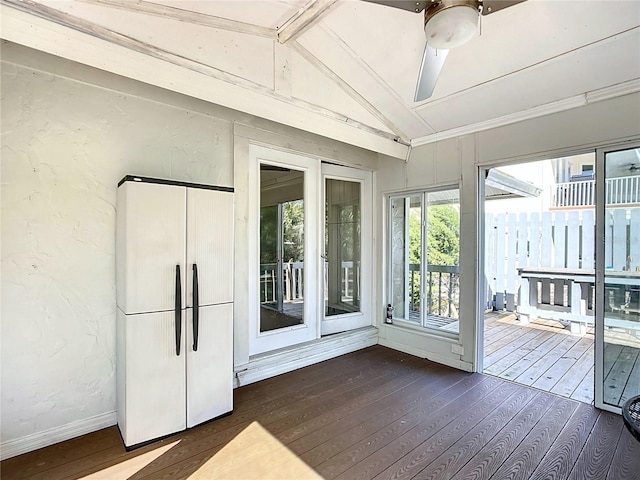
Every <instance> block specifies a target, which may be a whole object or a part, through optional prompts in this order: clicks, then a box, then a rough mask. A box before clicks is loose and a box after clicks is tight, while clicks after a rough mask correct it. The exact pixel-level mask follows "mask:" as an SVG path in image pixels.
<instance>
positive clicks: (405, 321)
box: [385, 183, 462, 340]
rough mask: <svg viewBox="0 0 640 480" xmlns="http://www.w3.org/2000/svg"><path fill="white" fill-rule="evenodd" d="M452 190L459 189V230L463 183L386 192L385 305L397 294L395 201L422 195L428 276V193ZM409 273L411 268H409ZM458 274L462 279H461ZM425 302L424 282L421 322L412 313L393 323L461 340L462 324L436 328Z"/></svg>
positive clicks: (422, 265)
mask: <svg viewBox="0 0 640 480" xmlns="http://www.w3.org/2000/svg"><path fill="white" fill-rule="evenodd" d="M448 190H456V191H457V192H458V213H459V216H458V229H459V231H460V229H461V226H462V225H461V224H462V211H461V200H462V190H461V188H460V184H459V183H455V184H454V183H452V184H445V185H440V186H435V187H427V188H420V189H412V190H405V191H397V192H390V193H387V194H386V195H385V210H386V222H385V228H386V232H385V237H386V243H387V245H386V248H385V256H386V262H385V264H386V267H385V269H386V271H385V279H386V289H385V298H386V301H385V305H388V304H392V305H393V302H392V297H393V224H392V222H393V220H392V205H391V204H392V201H393V200H394V199H398V198H404V199H407V198H410V197H414V196H420V198H421V200H420V201H421V245H420V252H421V262H420V278H421V279H422V278H426V275H425V274H426V273H427V272H428V269H427V267H428V263H427V262H424V261H422V259H424V258H426V255H427V239H428V208H427V207H425V205H427V199H428V194H430V193H437V192H444V191H448ZM458 241H459V242H460V241H461V238H460V233H458ZM460 253H461V252H458V275H459V270H460ZM407 272H408V271H407ZM459 281H460V280H459V277H458V282H459ZM405 284H406V279H405ZM425 301H426V291H425V284H424V282H422V281H421V282H420V320H419V322H415V321H411V320H409V318H407V317H408V314H406V315H405V318H396V317H395V316H394V317H393V318H392V324H393V325H396V326H399V327H402V328H406V329H411V330H415V331H417V332H421V333H426V334H431V335H435V336H438V337H442V338H447V339H451V340H457V339H459V337H460V327H458V331H457V332H455V331H447V330H442V329H441V328H434V327H432V326H429V325H427V324H426V319H427V315H428V314H425V311H424V310H425V305H424V304H425ZM456 320H457V321H460V317H459V314H458V318H457V319H456ZM387 324H388V322H387Z"/></svg>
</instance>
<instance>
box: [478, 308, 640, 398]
mask: <svg viewBox="0 0 640 480" xmlns="http://www.w3.org/2000/svg"><path fill="white" fill-rule="evenodd" d="M484 333H485V338H484V349H485V351H484V355H485V357H484V373H487V374H489V375H495V376H497V377H500V378H503V379H505V380H511V381H513V382H516V383H519V384H521V385H528V386H532V387H534V388H539V389H541V390H544V391H547V392H551V393H555V394H558V395H562V396H564V397H567V398H572V399H574V400H578V401H581V402H586V403H593V396H594V393H593V392H594V371H593V370H594V350H593V341H594V337H593V329H590V330H588V331H587V333H585V334H572V333H571V332H570V331H569V330H568V329H567V328H564V327H563V326H562V325H561V324H560V323H558V322H555V321H549V320H536V321H533V322H531V323H529V324H521V323H520V322H519V321H518V320H517V319H516V317H515V315H514V314H511V313H490V314H487V315H485V331H484ZM606 340H607V342H610V343H607V344H606V349H605V369H606V371H605V380H604V381H605V388H604V392H605V401H606V402H607V403H611V404H614V405H616V404H618V403H620V404H622V403H624V401H625V400H626V399H628V398H631V397H633V396H635V395H640V339H639V338H637V337H633V336H630V335H627V334H625V333H621V332H615V331H611V332H607V336H606Z"/></svg>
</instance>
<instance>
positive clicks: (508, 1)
mask: <svg viewBox="0 0 640 480" xmlns="http://www.w3.org/2000/svg"><path fill="white" fill-rule="evenodd" d="M525 1H526V0H483V1H482V15H489V14H490V13H495V12H497V11H499V10H502V9H504V8H507V7H511V6H513V5H517V4H518V3H522V2H525Z"/></svg>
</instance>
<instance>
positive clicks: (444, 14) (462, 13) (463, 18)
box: [424, 0, 480, 50]
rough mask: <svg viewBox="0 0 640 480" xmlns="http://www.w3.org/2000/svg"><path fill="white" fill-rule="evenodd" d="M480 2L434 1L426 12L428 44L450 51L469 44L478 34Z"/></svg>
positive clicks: (425, 27) (473, 0)
mask: <svg viewBox="0 0 640 480" xmlns="http://www.w3.org/2000/svg"><path fill="white" fill-rule="evenodd" d="M479 16H480V2H479V1H478V0H441V1H432V2H431V4H430V5H429V6H428V7H427V8H426V9H425V11H424V32H425V35H426V37H427V44H428V45H430V46H431V47H433V48H436V49H443V50H448V49H451V48H455V47H459V46H460V45H463V44H465V43H467V42H468V41H469V40H471V39H472V38H473V37H475V36H476V35H477V33H478V18H479Z"/></svg>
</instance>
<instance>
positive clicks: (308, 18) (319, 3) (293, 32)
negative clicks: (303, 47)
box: [277, 0, 336, 43]
mask: <svg viewBox="0 0 640 480" xmlns="http://www.w3.org/2000/svg"><path fill="white" fill-rule="evenodd" d="M334 3H336V0H311V1H310V2H309V3H307V4H306V5H305V6H304V7H302V8H301V9H299V10H298V11H297V12H296V13H295V15H293V16H292V17H291V18H290V19H289V20H287V21H286V22H285V23H284V25H282V26H281V27H278V33H277V37H278V42H280V43H287V42H288V41H290V40H294V39H295V38H296V37H298V36H300V35H301V34H302V33H304V32H305V31H306V30H307V29H309V28H310V27H311V26H313V25H314V24H315V23H316V22H317V21H318V20H320V18H322V16H323V15H325V14H326V13H327V12H328V11H329V8H330V7H331V6H333V4H334Z"/></svg>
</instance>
